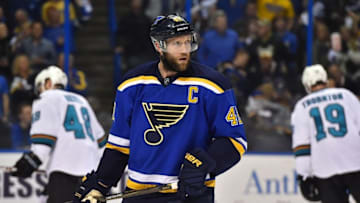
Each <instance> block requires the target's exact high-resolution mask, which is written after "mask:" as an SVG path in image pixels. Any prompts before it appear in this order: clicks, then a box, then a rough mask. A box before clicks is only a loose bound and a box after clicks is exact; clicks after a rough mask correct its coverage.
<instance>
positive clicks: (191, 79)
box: [176, 77, 224, 93]
mask: <svg viewBox="0 0 360 203" xmlns="http://www.w3.org/2000/svg"><path fill="white" fill-rule="evenodd" d="M176 80H179V81H182V82H189V83H191V82H195V83H200V84H201V83H202V84H204V87H206V86H210V87H212V88H214V89H216V90H217V91H218V92H219V93H224V90H223V89H222V88H221V87H220V86H219V85H217V84H215V83H214V82H212V81H210V80H208V79H205V78H196V77H189V78H186V77H179V78H177V79H176ZM194 85H195V84H194Z"/></svg>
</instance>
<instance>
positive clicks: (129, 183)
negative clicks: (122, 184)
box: [126, 179, 177, 193]
mask: <svg viewBox="0 0 360 203" xmlns="http://www.w3.org/2000/svg"><path fill="white" fill-rule="evenodd" d="M126 186H127V187H128V188H130V189H132V190H143V189H147V188H152V187H156V186H157V185H155V184H142V183H137V182H135V181H132V180H131V179H128V180H127V183H126ZM176 191H177V190H176V189H170V190H163V191H161V193H175V192H176Z"/></svg>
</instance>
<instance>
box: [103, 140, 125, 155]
mask: <svg viewBox="0 0 360 203" xmlns="http://www.w3.org/2000/svg"><path fill="white" fill-rule="evenodd" d="M105 148H108V149H113V150H116V151H119V152H121V153H123V154H127V155H129V154H130V149H129V148H127V147H119V146H116V145H112V144H110V143H106V145H105Z"/></svg>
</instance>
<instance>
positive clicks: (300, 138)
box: [291, 104, 311, 178]
mask: <svg viewBox="0 0 360 203" xmlns="http://www.w3.org/2000/svg"><path fill="white" fill-rule="evenodd" d="M307 120H308V118H307V115H306V111H305V109H303V108H302V106H300V105H299V104H297V105H296V106H295V109H294V111H293V113H292V115H291V125H292V128H293V135H292V143H293V145H292V147H293V152H294V155H295V162H296V172H297V173H298V174H300V175H302V176H303V177H304V178H306V177H308V176H311V160H310V154H311V148H310V143H311V140H310V134H311V133H310V128H309V126H308V124H307Z"/></svg>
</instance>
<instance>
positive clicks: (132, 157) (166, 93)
mask: <svg viewBox="0 0 360 203" xmlns="http://www.w3.org/2000/svg"><path fill="white" fill-rule="evenodd" d="M158 63H159V61H155V62H151V63H148V64H144V65H141V66H139V67H138V68H136V69H134V70H131V71H129V72H128V73H127V75H126V76H125V77H124V79H123V80H122V82H121V83H120V85H119V86H118V87H117V94H116V98H115V104H114V112H113V120H114V121H113V125H112V128H111V130H110V135H109V138H108V143H107V145H106V147H107V148H109V149H113V150H117V151H120V152H122V153H124V154H128V155H129V160H128V175H129V180H128V182H127V186H128V187H129V188H131V189H143V188H146V187H148V186H149V185H154V184H167V183H172V182H176V181H177V180H178V179H177V176H178V174H179V171H180V167H181V164H182V163H183V160H184V156H185V153H186V152H188V151H190V150H191V149H194V148H198V147H200V148H203V149H205V150H206V149H207V148H208V146H209V144H210V143H211V142H212V141H213V140H214V139H216V138H224V137H226V138H228V139H230V140H231V143H232V144H233V145H234V147H235V148H236V150H237V151H238V153H239V156H242V155H243V153H244V152H245V151H246V148H247V141H246V136H245V132H244V126H243V123H242V121H241V118H240V116H239V113H238V110H237V108H236V101H235V98H234V92H233V90H232V89H231V86H230V83H229V82H228V81H227V80H226V79H225V77H223V76H222V75H221V74H220V73H218V72H217V71H215V70H213V69H211V68H208V67H205V66H202V65H200V64H198V63H195V62H190V64H189V67H188V69H187V70H186V71H185V72H181V73H178V74H177V75H176V76H174V77H170V78H165V79H164V78H162V77H161V75H160V72H159V70H158ZM219 150H222V149H219ZM224 158H226V157H224ZM213 184H214V181H213V180H209V181H208V182H207V185H208V186H211V185H213Z"/></svg>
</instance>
